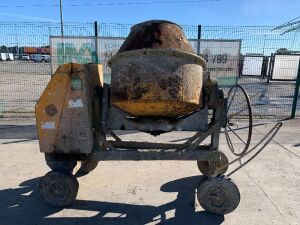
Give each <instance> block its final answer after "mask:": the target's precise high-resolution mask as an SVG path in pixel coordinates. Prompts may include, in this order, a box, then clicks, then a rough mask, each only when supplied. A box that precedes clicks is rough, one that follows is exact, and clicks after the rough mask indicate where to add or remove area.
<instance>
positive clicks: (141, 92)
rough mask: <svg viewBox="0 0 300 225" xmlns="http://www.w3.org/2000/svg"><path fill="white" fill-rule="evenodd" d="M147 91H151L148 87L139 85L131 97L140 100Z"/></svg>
mask: <svg viewBox="0 0 300 225" xmlns="http://www.w3.org/2000/svg"><path fill="white" fill-rule="evenodd" d="M147 92H149V90H148V89H147V88H142V87H137V88H135V89H134V92H133V96H132V97H131V99H132V100H139V99H141V98H142V97H143V95H144V94H146V93H147Z"/></svg>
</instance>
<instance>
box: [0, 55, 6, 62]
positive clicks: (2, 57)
mask: <svg viewBox="0 0 300 225" xmlns="http://www.w3.org/2000/svg"><path fill="white" fill-rule="evenodd" d="M0 60H1V61H6V60H7V58H6V53H0Z"/></svg>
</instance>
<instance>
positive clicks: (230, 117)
mask: <svg viewBox="0 0 300 225" xmlns="http://www.w3.org/2000/svg"><path fill="white" fill-rule="evenodd" d="M246 109H249V106H248V105H247V106H245V107H244V108H243V109H241V110H240V111H238V112H236V113H234V114H232V115H231V116H229V117H228V120H230V119H232V117H234V116H236V115H239V114H240V113H241V112H244V111H245V110H246Z"/></svg>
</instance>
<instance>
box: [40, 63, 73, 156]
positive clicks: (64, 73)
mask: <svg viewBox="0 0 300 225" xmlns="http://www.w3.org/2000/svg"><path fill="white" fill-rule="evenodd" d="M70 71H71V65H70V64H68V65H64V66H60V67H59V68H58V69H57V70H56V72H55V74H54V75H53V77H52V79H51V81H50V82H49V84H48V85H47V87H46V89H45V91H44V92H43V94H42V96H41V97H40V99H39V101H38V103H37V104H36V106H35V115H36V124H37V130H38V136H39V144H40V150H41V152H47V153H51V152H54V149H55V142H56V135H57V132H58V127H59V123H60V118H61V114H62V111H63V105H64V101H65V95H66V92H67V87H68V84H69V82H70V78H69V73H70Z"/></svg>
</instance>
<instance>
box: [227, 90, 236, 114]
mask: <svg viewBox="0 0 300 225" xmlns="http://www.w3.org/2000/svg"><path fill="white" fill-rule="evenodd" d="M236 92H237V88H235V91H234V94H233V96H232V98H231V101H230V103H229V105H228V107H227V112H228V111H229V109H230V106H231V104H232V102H233V99H234V97H235V95H236Z"/></svg>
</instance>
